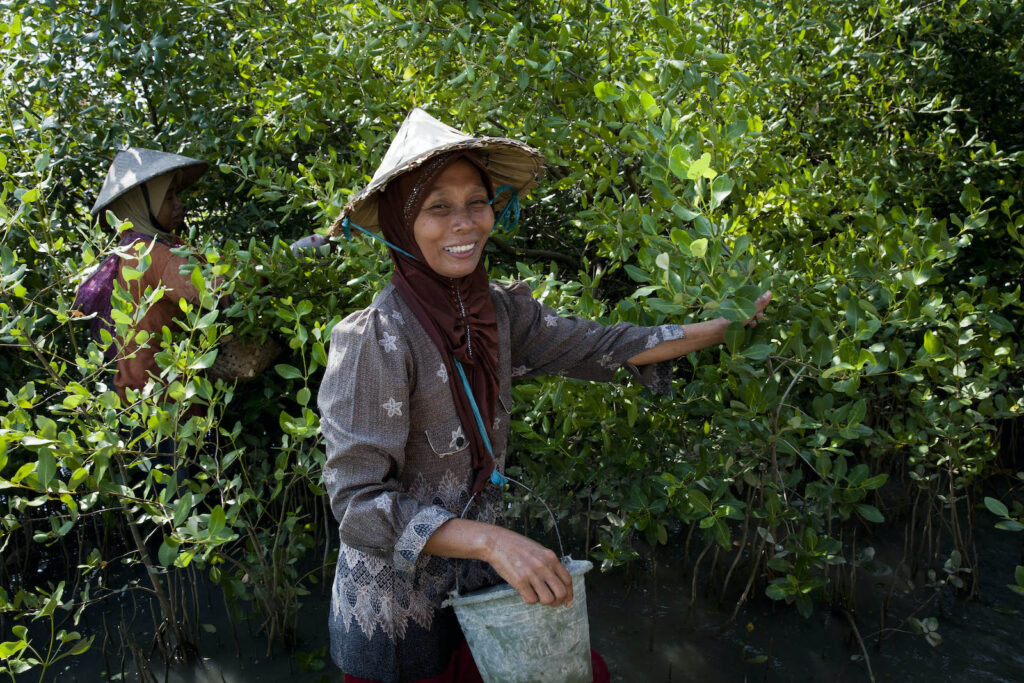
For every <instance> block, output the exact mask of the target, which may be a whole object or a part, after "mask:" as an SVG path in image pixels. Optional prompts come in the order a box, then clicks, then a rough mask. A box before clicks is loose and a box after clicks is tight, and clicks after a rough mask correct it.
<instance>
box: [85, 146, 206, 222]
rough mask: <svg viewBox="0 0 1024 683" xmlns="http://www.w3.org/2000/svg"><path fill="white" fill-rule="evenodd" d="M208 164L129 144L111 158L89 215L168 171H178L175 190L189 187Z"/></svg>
mask: <svg viewBox="0 0 1024 683" xmlns="http://www.w3.org/2000/svg"><path fill="white" fill-rule="evenodd" d="M209 166H210V165H209V164H208V163H207V162H205V161H201V160H199V159H193V158H191V157H186V156H182V155H180V154H171V153H170V152H161V151H158V150H155V149H145V148H143V147H129V148H128V149H124V150H121V151H120V152H118V153H117V155H116V156H115V157H114V161H113V163H111V164H110V169H109V170H108V171H107V178H106V180H104V182H103V187H102V188H100V194H99V196H98V197H97V198H96V203H95V204H93V207H92V211H91V212H90V213H91V214H92V215H93V216H95V215H97V214H99V213H100V212H101V211H103V210H104V209H105V208H107V207H108V206H110V204H111V203H113V202H114V201H115V200H116V199H117V198H118V197H121V196H122V195H123V194H124V193H125V192H127V191H128V190H131V189H132V188H135V187H138V186H139V185H141V184H142V183H144V182H146V181H148V180H152V179H153V178H156V177H157V176H161V175H163V174H165V173H170V172H172V171H178V172H180V173H181V176H180V183H179V187H178V189H180V190H183V189H185V188H186V187H189V186H190V185H192V184H193V183H195V182H196V181H197V180H199V177H200V176H202V175H203V174H204V173H206V169H207V168H209Z"/></svg>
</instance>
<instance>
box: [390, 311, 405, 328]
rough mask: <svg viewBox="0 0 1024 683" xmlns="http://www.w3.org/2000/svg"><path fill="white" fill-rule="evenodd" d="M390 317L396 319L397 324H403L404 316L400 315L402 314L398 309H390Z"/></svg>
mask: <svg viewBox="0 0 1024 683" xmlns="http://www.w3.org/2000/svg"><path fill="white" fill-rule="evenodd" d="M391 317H392V318H394V319H395V320H397V321H398V324H399V325H404V324H405V318H403V317H402V314H401V313H400V312H399V311H397V310H394V311H391Z"/></svg>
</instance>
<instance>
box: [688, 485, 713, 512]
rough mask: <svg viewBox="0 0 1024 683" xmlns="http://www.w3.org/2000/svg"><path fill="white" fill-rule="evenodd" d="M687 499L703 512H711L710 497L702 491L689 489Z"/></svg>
mask: <svg viewBox="0 0 1024 683" xmlns="http://www.w3.org/2000/svg"><path fill="white" fill-rule="evenodd" d="M686 497H687V499H688V500H689V501H690V505H692V506H693V507H695V508H697V509H698V510H701V511H703V512H707V513H710V512H711V501H709V500H708V497H707V496H706V495H704V492H703V491H701V490H700V489H688V490H687V491H686Z"/></svg>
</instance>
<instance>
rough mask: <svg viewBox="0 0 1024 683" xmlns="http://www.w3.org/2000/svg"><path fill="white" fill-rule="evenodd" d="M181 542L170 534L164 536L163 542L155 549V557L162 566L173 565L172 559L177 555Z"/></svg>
mask: <svg viewBox="0 0 1024 683" xmlns="http://www.w3.org/2000/svg"><path fill="white" fill-rule="evenodd" d="M180 545H181V544H180V543H179V542H178V541H176V540H175V539H173V538H171V537H170V536H164V542H163V543H161V544H160V549H159V550H158V551H157V559H159V560H160V564H161V565H162V566H164V567H173V566H174V560H175V558H177V557H178V547H179V546H180Z"/></svg>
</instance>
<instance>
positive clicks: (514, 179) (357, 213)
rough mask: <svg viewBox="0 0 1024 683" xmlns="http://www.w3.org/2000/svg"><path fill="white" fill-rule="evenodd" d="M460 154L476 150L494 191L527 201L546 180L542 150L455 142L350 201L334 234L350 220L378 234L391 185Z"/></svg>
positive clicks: (504, 141) (514, 143) (509, 142)
mask: <svg viewBox="0 0 1024 683" xmlns="http://www.w3.org/2000/svg"><path fill="white" fill-rule="evenodd" d="M459 150H475V151H476V152H478V153H479V154H480V156H481V158H482V159H483V162H484V166H486V167H487V172H488V173H490V175H491V179H492V180H493V182H494V188H495V189H497V188H499V187H501V186H502V185H511V186H512V187H515V188H517V189H518V190H519V196H520V197H523V196H525V195H526V194H527V193H529V191H530V190H532V189H533V188H534V187H536V186H537V183H538V181H539V180H540V179H541V178H543V177H544V155H543V154H541V153H540V151H539V150H537V149H535V148H533V147H530V146H529V145H527V144H524V143H522V142H519V141H518V140H513V139H511V138H492V137H483V138H469V139H465V140H459V141H455V142H451V143H448V144H445V145H441V146H438V147H435V148H433V149H430V150H427V151H425V152H423V153H422V154H420V155H418V156H416V157H414V158H412V159H410V160H409V161H407V162H406V163H404V164H402V165H401V166H399V167H397V168H394V169H392V170H391V171H389V172H388V173H386V174H384V175H382V176H381V177H379V178H374V179H373V181H372V182H371V183H370V184H369V185H367V186H366V187H365V188H363V189H362V190H361V191H360V192H359V193H358V194H356V195H355V196H354V197H352V199H351V200H349V202H348V204H346V205H345V208H344V209H342V211H341V215H340V216H338V218H337V220H335V221H334V223H333V224H332V225H331V229H330V234H331V235H340V234H341V233H342V223H343V222H344V220H345V219H346V218H348V219H349V220H351V221H352V222H353V223H355V224H356V225H359V226H360V227H363V228H366V229H367V230H373V231H378V230H379V229H380V226H379V225H378V220H377V202H378V200H379V198H380V193H381V191H383V190H384V188H385V187H386V186H387V184H388V183H389V182H391V181H392V180H394V179H395V178H397V177H398V176H400V175H402V174H403V173H405V172H407V171H410V170H412V169H414V168H417V167H419V166H421V165H423V163H425V162H426V161H428V160H430V159H432V158H434V157H436V156H438V155H439V154H444V153H446V152H454V151H459ZM508 200H509V197H508V195H507V194H506V195H505V196H503V197H498V198H497V200H496V201H495V202H494V209H495V212H497V211H500V210H501V208H502V207H503V206H504V205H505V204H506V203H508Z"/></svg>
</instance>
